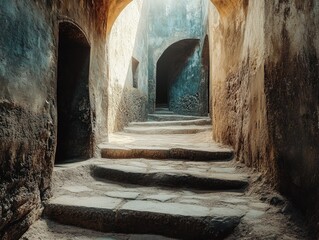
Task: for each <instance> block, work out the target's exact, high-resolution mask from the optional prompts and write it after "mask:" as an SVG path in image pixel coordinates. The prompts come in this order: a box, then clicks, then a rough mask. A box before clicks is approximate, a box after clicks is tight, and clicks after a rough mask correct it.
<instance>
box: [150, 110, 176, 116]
mask: <svg viewBox="0 0 319 240" xmlns="http://www.w3.org/2000/svg"><path fill="white" fill-rule="evenodd" d="M154 114H163V115H174V114H175V113H174V112H172V111H170V110H167V109H160V110H159V109H157V110H155V112H154Z"/></svg>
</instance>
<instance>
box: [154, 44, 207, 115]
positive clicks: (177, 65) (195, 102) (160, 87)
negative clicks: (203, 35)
mask: <svg viewBox="0 0 319 240" xmlns="http://www.w3.org/2000/svg"><path fill="white" fill-rule="evenodd" d="M200 49H201V47H200V40H199V39H184V40H181V41H178V42H176V43H174V44H172V45H171V46H169V47H168V48H167V49H166V50H165V51H164V53H163V54H162V56H161V57H160V58H159V60H158V61H157V65H156V105H157V106H158V107H163V106H164V107H169V109H170V110H172V111H174V112H175V113H179V114H189V115H206V114H207V105H208V98H207V86H206V85H205V84H203V82H207V81H203V79H202V77H203V76H202V74H201V70H202V62H201V60H200V57H199V55H200ZM205 79H206V80H207V78H205Z"/></svg>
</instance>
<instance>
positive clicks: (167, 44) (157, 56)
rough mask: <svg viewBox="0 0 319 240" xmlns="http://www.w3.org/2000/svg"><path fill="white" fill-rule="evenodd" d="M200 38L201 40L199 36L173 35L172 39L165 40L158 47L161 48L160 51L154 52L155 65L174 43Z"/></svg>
mask: <svg viewBox="0 0 319 240" xmlns="http://www.w3.org/2000/svg"><path fill="white" fill-rule="evenodd" d="M195 39H196V40H198V41H200V39H199V38H197V37H182V36H176V37H173V38H171V39H169V41H167V42H163V44H162V45H161V47H159V48H158V49H160V50H159V51H156V52H154V57H153V60H154V63H155V65H156V64H157V62H158V60H159V59H160V57H161V56H162V55H163V53H164V52H165V51H166V50H167V49H168V48H169V47H170V46H172V45H174V44H176V43H178V42H181V41H184V40H195Z"/></svg>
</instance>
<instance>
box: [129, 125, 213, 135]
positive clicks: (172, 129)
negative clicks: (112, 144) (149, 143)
mask: <svg viewBox="0 0 319 240" xmlns="http://www.w3.org/2000/svg"><path fill="white" fill-rule="evenodd" d="M211 130H212V126H211V125H186V126H178V125H177V126H136V127H126V128H124V132H125V133H134V134H143V135H149V134H195V133H200V132H205V131H211Z"/></svg>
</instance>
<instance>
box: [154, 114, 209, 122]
mask: <svg viewBox="0 0 319 240" xmlns="http://www.w3.org/2000/svg"><path fill="white" fill-rule="evenodd" d="M203 118H204V119H205V118H207V117H199V116H188V115H175V114H148V120H149V121H181V120H195V119H203Z"/></svg>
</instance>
